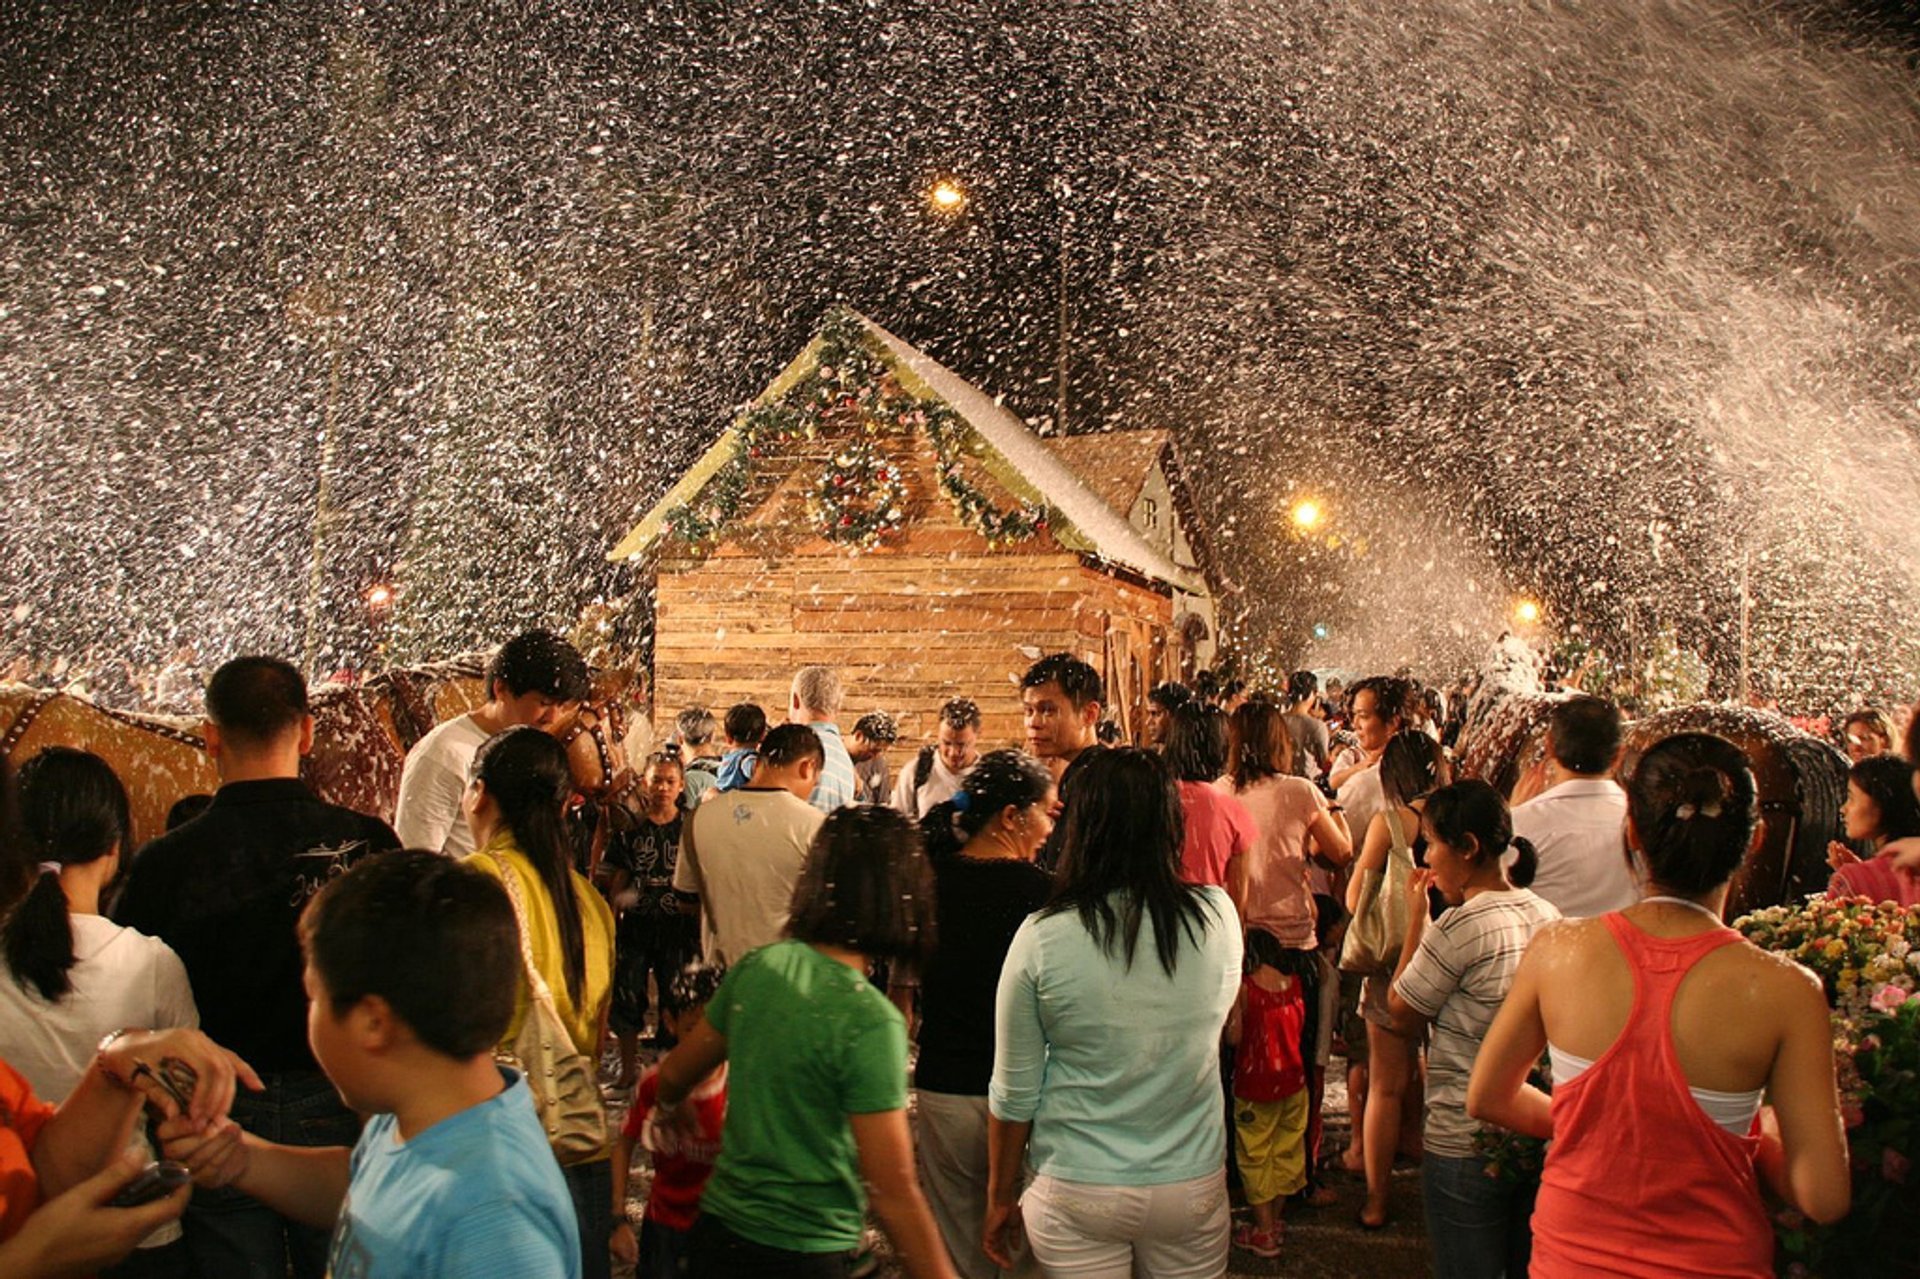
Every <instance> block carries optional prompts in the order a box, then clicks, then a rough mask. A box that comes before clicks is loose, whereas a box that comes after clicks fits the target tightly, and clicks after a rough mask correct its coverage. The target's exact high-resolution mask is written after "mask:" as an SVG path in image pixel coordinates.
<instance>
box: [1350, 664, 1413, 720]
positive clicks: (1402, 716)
mask: <svg viewBox="0 0 1920 1279" xmlns="http://www.w3.org/2000/svg"><path fill="white" fill-rule="evenodd" d="M1362 693H1372V694H1373V713H1374V714H1376V715H1378V716H1379V717H1380V718H1381V719H1386V720H1395V719H1397V720H1399V721H1400V722H1401V723H1403V724H1404V723H1406V722H1407V702H1408V701H1409V700H1410V699H1411V698H1412V697H1413V684H1412V682H1411V681H1410V680H1404V679H1401V678H1400V677H1399V676H1397V675H1369V676H1367V678H1365V679H1362V680H1355V681H1354V682H1353V686H1352V687H1351V688H1349V689H1348V690H1347V694H1346V696H1347V711H1348V716H1349V718H1351V716H1352V711H1353V699H1354V698H1356V697H1358V696H1360V694H1362Z"/></svg>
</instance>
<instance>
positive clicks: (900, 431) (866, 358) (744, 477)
mask: <svg viewBox="0 0 1920 1279" xmlns="http://www.w3.org/2000/svg"><path fill="white" fill-rule="evenodd" d="M885 375H886V367H885V365H884V364H882V363H881V361H880V359H879V357H878V356H876V355H874V353H873V352H872V351H871V350H870V349H869V348H868V347H867V343H866V340H865V337H864V335H863V334H862V331H861V327H860V322H859V320H858V319H856V318H855V317H854V316H853V314H852V313H851V312H848V311H845V310H839V309H836V310H835V311H834V312H833V313H831V314H830V315H829V316H828V317H827V321H826V323H825V324H824V325H822V326H821V330H820V359H819V361H818V362H817V363H816V364H815V366H814V368H813V369H812V370H811V371H810V372H809V373H807V375H806V376H805V377H803V378H802V379H801V380H800V382H799V383H798V384H797V385H795V386H794V387H793V388H792V389H790V390H789V391H788V392H787V393H786V394H785V395H784V396H782V397H781V398H780V399H779V400H776V401H774V402H772V403H769V404H760V405H755V406H754V407H752V408H750V409H748V410H747V411H746V412H745V413H743V414H741V416H740V420H739V422H738V423H737V424H736V426H735V429H734V441H733V455H732V456H731V457H729V458H728V459H727V461H726V462H725V463H724V464H723V465H722V466H721V468H720V470H719V471H717V472H716V473H715V474H714V477H713V478H712V479H711V480H710V481H708V482H707V484H706V485H705V487H704V488H703V489H702V490H701V492H700V493H699V495H698V497H697V499H696V501H697V502H698V505H697V506H696V505H694V504H693V503H681V504H679V505H676V506H674V507H672V508H670V509H669V510H668V511H667V512H666V514H665V516H664V518H663V523H664V525H665V528H666V532H667V535H668V536H670V537H673V538H675V539H677V540H679V541H681V542H684V543H687V544H689V545H699V544H701V543H705V542H710V541H712V540H714V539H716V538H717V537H719V535H720V533H721V531H722V530H723V529H725V528H726V526H727V525H728V524H730V523H732V522H733V520H734V519H735V518H736V517H737V516H738V515H739V514H740V507H741V505H742V503H743V502H744V501H745V499H746V493H747V489H748V487H749V484H750V482H751V480H752V478H753V469H754V463H755V462H757V461H758V460H759V459H760V456H761V454H762V453H763V452H764V451H765V449H766V448H767V446H768V445H770V444H772V445H777V444H782V443H786V442H788V441H791V440H795V439H802V438H804V439H814V438H816V437H817V436H818V435H819V434H820V431H821V424H822V422H823V421H824V420H825V419H826V418H828V417H829V416H847V415H853V416H857V417H858V418H859V420H860V421H861V422H862V423H864V424H865V427H866V432H867V434H868V435H875V436H878V435H883V434H884V435H893V436H906V435H909V434H911V433H912V432H913V431H915V430H921V431H924V432H926V435H927V438H928V439H930V440H931V441H932V442H933V446H934V452H935V454H936V455H937V456H938V458H939V469H940V491H941V492H942V493H944V494H946V496H947V500H948V502H950V503H951V504H952V506H953V510H954V514H956V515H957V516H959V518H960V519H961V521H962V522H964V523H965V524H967V525H968V527H970V528H972V529H973V530H974V531H975V532H977V533H979V534H980V536H982V537H984V538H985V539H986V540H987V543H988V545H990V546H999V545H1001V544H1003V543H1008V542H1019V541H1026V540H1027V539H1029V538H1032V537H1035V536H1037V535H1038V534H1039V533H1040V532H1041V531H1043V530H1044V529H1045V528H1046V527H1047V510H1046V508H1045V507H1044V506H1041V505H1037V504H1035V503H1032V502H1024V501H1023V502H1021V503H1019V504H1018V505H1017V506H1015V507H1014V508H1012V509H1011V510H1001V509H1000V508H999V507H998V506H996V505H995V504H994V502H993V500H992V499H991V498H989V497H988V496H987V495H986V494H985V493H984V492H982V491H981V490H980V489H979V488H978V487H977V486H976V485H974V484H973V483H971V482H970V481H969V480H968V479H967V478H966V476H965V475H963V474H962V473H961V462H962V460H963V458H964V449H963V445H962V441H963V440H964V438H965V432H964V430H963V428H964V426H965V420H964V419H962V418H961V416H960V415H959V414H958V413H956V412H955V411H954V410H953V409H952V408H951V407H950V406H949V405H946V404H941V403H938V402H927V401H921V400H918V399H915V398H914V397H913V396H911V395H908V394H906V393H905V392H903V391H898V390H889V389H888V387H887V385H886V382H885ZM842 458H845V459H847V460H845V461H842ZM905 495H906V487H905V477H904V476H902V475H901V474H900V472H899V470H898V469H897V468H895V467H893V466H892V464H891V463H888V462H887V461H886V459H885V457H884V455H883V454H882V453H881V452H880V450H878V449H877V448H876V447H875V446H874V445H872V444H870V443H867V442H865V441H856V443H855V444H854V445H852V446H850V447H849V448H848V449H847V450H845V451H844V452H843V453H842V454H840V455H836V457H835V459H834V461H833V462H832V463H830V464H829V466H828V468H827V469H826V470H825V471H823V472H822V473H821V475H820V476H819V478H818V479H817V480H816V481H815V484H814V492H813V500H812V501H811V502H810V503H809V506H810V507H811V508H812V511H813V516H814V524H815V529H816V531H817V532H819V534H820V535H821V536H822V537H824V538H826V539H827V540H829V541H833V542H842V543H851V544H854V545H859V546H873V545H875V544H877V543H878V542H879V541H880V540H881V539H882V538H884V537H885V536H886V535H887V534H889V533H892V532H895V531H897V530H898V529H899V528H900V527H901V524H902V523H903V521H904V518H905V516H904V510H903V505H902V504H903V502H904V499H905Z"/></svg>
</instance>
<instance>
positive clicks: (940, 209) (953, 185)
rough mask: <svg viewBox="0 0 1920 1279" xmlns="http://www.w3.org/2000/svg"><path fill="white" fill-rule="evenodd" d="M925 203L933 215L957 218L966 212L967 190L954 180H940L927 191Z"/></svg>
mask: <svg viewBox="0 0 1920 1279" xmlns="http://www.w3.org/2000/svg"><path fill="white" fill-rule="evenodd" d="M927 203H928V204H931V205H932V206H933V211H934V212H935V213H944V214H947V215H948V216H950V217H958V216H959V215H960V214H962V213H965V212H966V211H967V189H966V188H965V187H963V186H961V185H960V183H959V182H958V181H957V180H956V179H954V178H941V179H940V180H939V181H938V182H935V183H934V184H933V186H932V187H931V188H930V189H929V190H928V191H927Z"/></svg>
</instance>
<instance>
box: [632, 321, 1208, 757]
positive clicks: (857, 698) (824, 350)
mask: <svg viewBox="0 0 1920 1279" xmlns="http://www.w3.org/2000/svg"><path fill="white" fill-rule="evenodd" d="M634 557H645V559H646V561H647V563H648V564H649V565H650V566H651V569H652V572H653V574H654V576H655V635H654V658H653V660H654V681H655V706H656V707H657V708H658V710H659V717H660V718H663V719H664V718H665V717H666V716H669V715H671V714H672V713H674V712H675V711H677V710H678V709H680V708H682V707H685V706H689V705H693V704H700V705H705V706H708V707H711V708H714V709H715V711H716V714H717V713H719V712H721V711H723V710H724V709H725V707H727V706H729V705H731V704H733V703H734V702H738V701H756V702H758V703H760V704H761V705H762V706H764V707H765V708H766V709H767V711H768V713H769V715H770V717H772V718H774V719H775V720H778V719H779V718H780V717H781V715H782V714H783V713H784V711H785V708H786V697H787V686H788V682H789V679H790V677H791V674H792V672H793V671H794V670H795V669H796V668H798V667H800V666H804V665H808V664H811V663H822V664H826V665H831V666H834V667H835V668H837V669H838V670H839V672H840V675H841V678H842V681H843V683H844V685H845V687H846V700H845V706H844V709H843V711H842V714H841V720H842V726H843V728H845V727H850V726H851V724H852V722H853V720H854V719H855V718H857V717H858V716H859V715H861V714H864V713H866V712H867V711H870V710H885V711H888V712H890V713H892V714H894V715H895V716H896V717H897V718H898V719H899V721H900V724H901V729H902V733H903V740H904V741H906V742H909V743H917V742H918V741H921V740H925V739H929V738H931V736H932V734H933V732H934V730H935V727H936V718H937V715H938V712H939V708H940V706H941V705H942V704H943V703H944V702H945V701H946V700H947V699H948V698H951V697H956V696H965V697H970V698H973V699H974V700H975V701H976V702H978V703H979V705H980V708H981V712H982V715H983V719H984V728H983V733H982V741H983V743H984V744H986V745H988V746H996V745H1007V744H1017V743H1018V742H1019V741H1020V740H1021V738H1022V732H1021V723H1020V697H1019V687H1018V680H1019V677H1020V675H1021V674H1022V672H1024V671H1025V669H1026V668H1027V666H1028V665H1029V664H1030V663H1031V662H1032V661H1033V659H1034V658H1036V657H1039V656H1040V655H1042V654H1044V653H1049V652H1056V651H1062V650H1065V651H1070V652H1073V653H1075V654H1078V655H1080V656H1082V657H1084V658H1085V659H1086V660H1087V661H1089V662H1092V663H1093V664H1094V665H1095V666H1096V667H1097V668H1098V669H1099V670H1100V671H1101V673H1102V675H1103V677H1104V678H1105V680H1106V682H1107V685H1108V689H1109V693H1108V703H1109V710H1108V714H1109V716H1110V717H1112V718H1114V719H1116V720H1118V721H1119V722H1120V723H1121V726H1122V728H1123V730H1126V731H1128V732H1129V733H1131V730H1132V728H1133V726H1134V725H1135V724H1137V723H1138V722H1139V716H1140V714H1141V710H1142V703H1143V700H1144V698H1145V695H1146V691H1147V690H1148V689H1149V688H1151V687H1152V686H1153V684H1154V683H1156V682H1158V681H1159V680H1162V679H1168V678H1178V677H1180V676H1182V675H1183V674H1190V673H1191V672H1192V671H1193V670H1194V669H1196V668H1197V667H1200V666H1205V665H1207V664H1209V662H1210V661H1211V658H1212V652H1213V647H1214V635H1215V622H1214V612H1213V595H1212V591H1211V589H1210V587H1209V584H1208V583H1209V578H1210V576H1211V574H1210V573H1209V571H1208V569H1209V566H1210V562H1209V559H1208V552H1207V548H1206V544H1205V540H1204V537H1203V536H1202V534H1201V533H1200V531H1199V529H1198V527H1197V525H1196V524H1195V522H1194V519H1193V508H1192V505H1191V503H1190V501H1189V500H1188V498H1187V495H1186V492H1185V488H1184V483H1183V480H1182V477H1181V474H1180V471H1179V467H1178V461H1177V458H1176V456H1175V452H1174V449H1173V445H1172V441H1171V439H1170V438H1169V437H1168V436H1167V434H1166V433H1165V432H1160V431H1132V432H1114V433H1110V434H1105V435H1098V436H1076V437H1071V438H1063V439H1054V440H1047V439H1042V438H1041V437H1039V436H1038V435H1036V434H1034V432H1032V431H1031V430H1029V429H1028V428H1027V426H1026V425H1025V424H1024V423H1022V422H1021V421H1020V420H1019V419H1018V418H1017V417H1015V416H1014V415H1013V414H1012V413H1010V412H1008V411H1007V410H1006V409H1005V408H1003V407H1002V406H1001V405H1000V404H998V403H997V402H996V401H995V400H994V399H993V398H992V397H991V396H989V395H988V394H986V393H985V392H983V391H981V390H980V389H978V388H977V387H974V386H972V385H970V384H968V383H967V382H966V381H964V380H963V379H961V378H960V377H958V376H957V375H955V374H954V373H953V372H951V371H950V370H948V369H946V368H944V367H942V366H941V365H940V364H938V363H937V362H935V361H934V360H932V359H931V358H929V357H928V356H927V355H926V354H924V353H923V352H921V351H919V350H917V349H915V348H914V347H913V346H911V345H909V344H908V343H906V342H904V341H902V340H901V339H899V338H897V337H895V336H894V335H893V334H891V333H889V332H887V331H886V330H885V329H883V328H881V327H880V326H879V325H877V324H875V323H873V322H872V321H870V320H868V319H866V318H865V317H863V316H859V315H857V314H854V313H852V312H838V313H836V314H834V315H833V316H831V317H829V319H828V320H827V321H826V323H825V324H824V325H823V326H822V329H821V331H820V333H819V334H818V335H817V336H816V337H815V339H814V340H813V341H812V342H811V343H810V344H809V345H808V346H807V348H806V349H805V350H804V351H803V352H801V354H800V355H799V356H798V357H797V358H796V359H795V360H794V361H793V363H792V364H790V365H789V366H788V367H787V368H786V370H785V371H784V372H782V373H781V374H780V376H779V377H778V378H776V379H775V380H774V381H773V383H772V384H771V385H770V386H768V387H767V389H766V390H765V391H764V392H763V393H762V394H761V396H760V397H759V398H758V399H757V400H755V401H754V403H753V404H752V405H750V406H749V407H748V408H747V409H746V410H745V411H744V412H743V413H742V414H741V416H740V417H739V418H738V419H736V421H735V422H734V424H733V426H732V427H730V428H729V429H728V430H727V431H726V432H725V433H724V434H723V435H722V436H721V438H720V439H719V440H717V441H716V442H715V443H714V444H713V446H712V447H711V448H709V449H708V450H707V452H706V453H705V454H704V455H703V456H702V457H701V458H700V459H699V460H698V461H697V462H696V463H695V464H694V465H693V466H692V467H691V468H690V469H689V470H688V472H687V473H686V475H685V476H683V477H682V478H681V480H680V482H679V483H678V484H676V485H675V486H674V487H673V488H672V489H671V490H670V491H669V492H668V493H667V494H666V496H665V497H663V498H662V499H661V500H660V502H659V503H658V504H657V505H656V506H655V507H654V508H653V509H652V510H651V511H649V512H648V513H647V514H646V516H645V518H644V519H642V520H641V522H640V523H639V525H638V526H637V527H635V528H634V529H633V531H632V532H630V533H629V534H628V535H627V536H626V537H625V538H624V539H622V540H621V542H620V543H619V545H618V546H617V547H616V548H615V549H614V551H613V552H612V558H614V559H616V560H622V559H629V558H634Z"/></svg>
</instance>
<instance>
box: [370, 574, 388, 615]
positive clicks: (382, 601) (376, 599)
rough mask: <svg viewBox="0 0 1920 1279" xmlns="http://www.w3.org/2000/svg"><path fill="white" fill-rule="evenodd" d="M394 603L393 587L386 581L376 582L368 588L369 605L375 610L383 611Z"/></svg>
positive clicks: (377, 611)
mask: <svg viewBox="0 0 1920 1279" xmlns="http://www.w3.org/2000/svg"><path fill="white" fill-rule="evenodd" d="M392 603H393V588H392V587H391V586H388V585H387V584H386V583H385V582H375V583H374V584H373V585H372V586H369V587H368V588H367V607H368V608H369V609H371V610H372V611H373V612H376V613H379V612H382V611H384V610H385V609H386V608H387V607H389V606H390V605H391V604H392Z"/></svg>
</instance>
